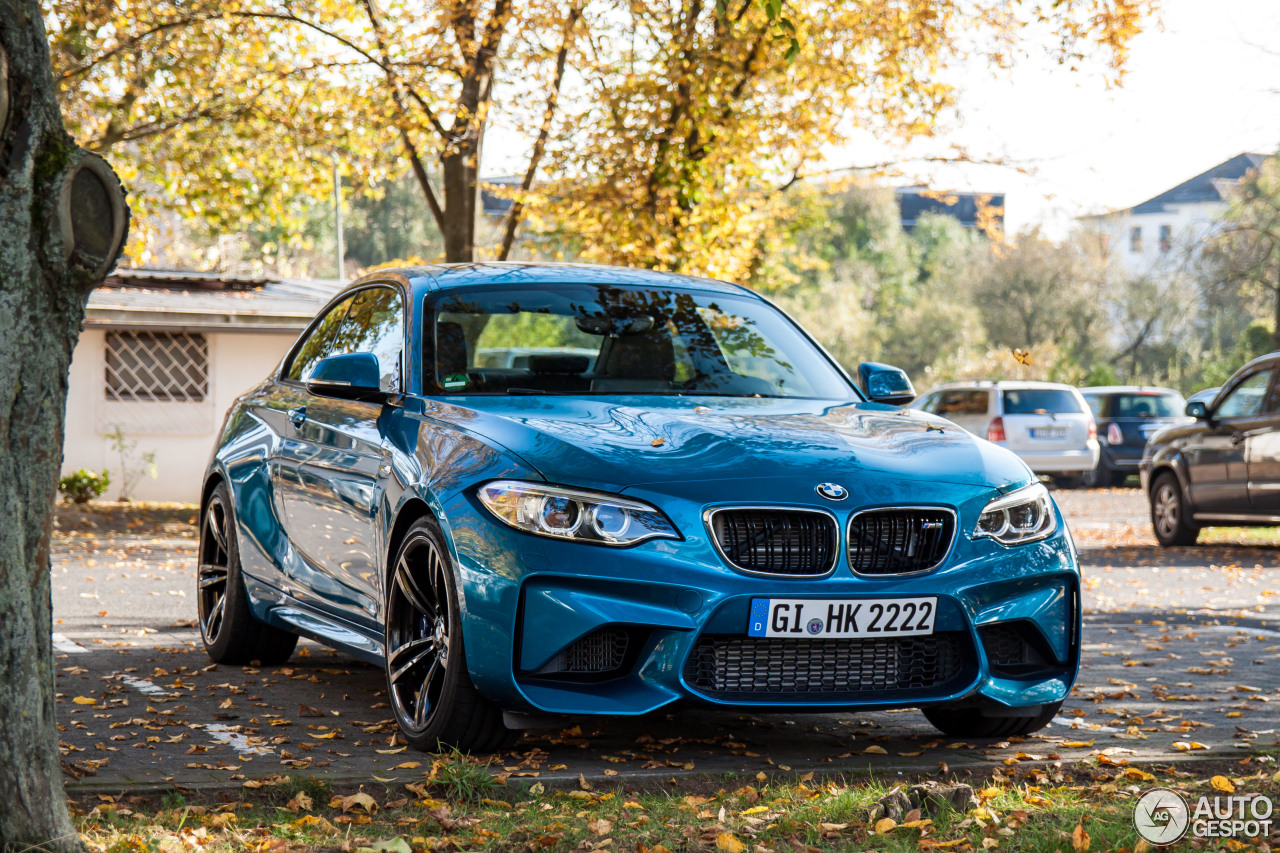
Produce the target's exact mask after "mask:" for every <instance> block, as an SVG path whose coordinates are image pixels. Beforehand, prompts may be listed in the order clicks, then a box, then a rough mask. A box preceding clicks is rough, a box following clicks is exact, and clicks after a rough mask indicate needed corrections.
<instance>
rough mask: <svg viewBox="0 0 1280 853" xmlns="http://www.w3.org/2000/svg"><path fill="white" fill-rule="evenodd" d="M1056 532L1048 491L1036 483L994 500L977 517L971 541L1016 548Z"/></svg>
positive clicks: (1056, 521) (1056, 527) (1055, 521)
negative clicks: (992, 542) (984, 541)
mask: <svg viewBox="0 0 1280 853" xmlns="http://www.w3.org/2000/svg"><path fill="white" fill-rule="evenodd" d="M1057 529H1058V520H1057V517H1056V516H1055V515H1054V513H1053V501H1052V500H1051V499H1050V498H1049V490H1048V489H1046V488H1045V487H1044V486H1042V485H1041V484H1040V483H1035V484H1033V485H1030V486H1027V487H1026V488H1025V489H1018V490H1017V491H1016V492H1013V493H1012V494H1008V495H1005V496H1004V497H1002V498H996V499H995V500H993V501H992V502H991V503H989V504H987V506H986V508H985V509H984V510H982V515H980V516H978V526H977V527H975V528H974V529H973V538H974V539H981V538H985V539H994V540H996V541H997V542H999V543H1000V544H1001V545H1020V544H1022V543H1023V542H1035V541H1036V540H1038V539H1044V538H1045V537H1047V536H1051V535H1052V534H1053V532H1054V531H1055V530H1057Z"/></svg>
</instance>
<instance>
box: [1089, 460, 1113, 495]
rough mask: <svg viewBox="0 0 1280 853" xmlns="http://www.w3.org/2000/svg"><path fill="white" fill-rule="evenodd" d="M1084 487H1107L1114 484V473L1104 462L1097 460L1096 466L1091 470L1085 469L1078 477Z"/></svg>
mask: <svg viewBox="0 0 1280 853" xmlns="http://www.w3.org/2000/svg"><path fill="white" fill-rule="evenodd" d="M1080 479H1081V481H1082V482H1083V483H1084V485H1085V488H1088V489H1109V488H1111V487H1112V486H1114V485H1116V479H1117V478H1116V473H1115V472H1114V471H1112V470H1111V469H1110V468H1108V467H1107V466H1106V464H1105V463H1103V462H1099V463H1098V467H1097V468H1094V469H1093V470H1091V471H1085V472H1084V474H1083V475H1081V477H1080Z"/></svg>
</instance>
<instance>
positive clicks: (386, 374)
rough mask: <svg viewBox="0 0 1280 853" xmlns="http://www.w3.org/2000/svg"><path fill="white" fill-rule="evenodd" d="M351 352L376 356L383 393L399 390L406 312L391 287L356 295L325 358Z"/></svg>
mask: <svg viewBox="0 0 1280 853" xmlns="http://www.w3.org/2000/svg"><path fill="white" fill-rule="evenodd" d="M352 352H369V353H373V354H374V355H376V356H377V357H378V367H379V371H378V372H379V373H380V374H381V376H382V390H383V391H399V390H400V363H401V361H402V358H401V355H402V353H403V352H404V308H403V303H402V302H401V300H400V294H399V292H398V291H395V290H392V289H391V288H389V287H373V288H370V289H368V290H362V291H360V292H359V293H357V294H356V295H355V299H353V300H352V302H351V307H350V308H348V309H347V312H346V316H344V317H343V318H342V325H341V326H340V327H339V328H338V331H337V333H336V334H335V335H334V336H333V339H332V341H331V342H330V344H329V351H328V352H327V353H325V355H344V354H346V353H352Z"/></svg>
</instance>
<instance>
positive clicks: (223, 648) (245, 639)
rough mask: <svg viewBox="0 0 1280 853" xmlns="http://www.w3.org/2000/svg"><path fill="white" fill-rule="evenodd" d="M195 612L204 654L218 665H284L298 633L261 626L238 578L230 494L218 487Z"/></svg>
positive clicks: (203, 525)
mask: <svg viewBox="0 0 1280 853" xmlns="http://www.w3.org/2000/svg"><path fill="white" fill-rule="evenodd" d="M198 553H199V563H198V565H197V568H196V608H197V615H198V616H199V618H200V636H201V637H202V638H203V640H204V647H205V650H206V651H207V652H208V653H209V657H210V658H212V659H213V660H214V662H216V663H227V664H246V663H253V662H255V661H256V662H258V663H259V664H262V665H265V666H275V665H276V664H281V663H284V662H285V661H287V660H288V659H289V656H290V655H292V654H293V649H294V647H295V646H297V645H298V635H297V634H291V633H289V632H288V631H282V630H280V629H279V628H276V627H273V626H271V625H268V624H266V623H265V622H259V621H258V620H257V619H256V618H255V617H254V615H253V613H252V611H250V609H249V593H248V592H246V591H245V588H244V581H243V580H242V579H241V577H240V546H239V542H238V540H237V539H236V530H235V514H234V512H233V511H232V506H231V492H230V491H229V490H228V489H227V485H226V483H219V484H218V487H217V488H215V489H214V490H213V494H212V495H210V496H209V501H208V503H206V504H205V508H204V517H203V518H202V519H201V521H200V549H199V552H198Z"/></svg>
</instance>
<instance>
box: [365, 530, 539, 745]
mask: <svg viewBox="0 0 1280 853" xmlns="http://www.w3.org/2000/svg"><path fill="white" fill-rule="evenodd" d="M392 566H393V568H392V570H391V573H390V577H389V579H388V583H387V609H386V623H385V638H386V646H385V653H386V672H387V693H388V695H389V696H390V698H391V708H392V711H393V712H394V713H395V718H396V723H397V724H398V725H399V726H400V734H401V737H403V738H404V739H405V740H406V741H408V743H409V745H410V746H412V747H413V748H415V749H421V750H428V751H434V750H437V749H440V748H443V747H456V748H457V749H460V750H462V751H464V752H472V751H474V752H491V751H493V750H495V749H500V748H501V747H503V746H505V745H507V744H508V743H510V742H511V741H513V740H514V737H515V736H516V735H517V734H518V733H514V732H511V731H510V730H509V729H507V728H506V726H504V725H503V723H502V709H500V708H498V707H497V706H496V705H494V704H493V703H491V702H489V701H488V700H487V699H485V698H484V697H483V696H481V695H480V693H479V691H477V690H476V688H475V686H474V685H473V684H472V683H471V677H470V675H468V673H467V661H466V656H465V653H464V651H463V648H462V625H461V624H460V620H459V608H458V591H457V582H456V581H455V579H454V575H453V569H452V567H451V566H450V564H449V552H448V551H447V550H446V548H445V547H444V538H443V537H442V536H441V534H440V529H439V528H438V527H437V526H436V524H435V523H434V521H433V520H431V519H427V518H424V519H422V520H421V521H418V522H417V523H416V524H414V525H413V527H411V528H409V532H408V533H406V534H405V538H404V542H403V543H401V545H400V549H399V551H397V553H396V556H395V562H394V563H393V564H392Z"/></svg>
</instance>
